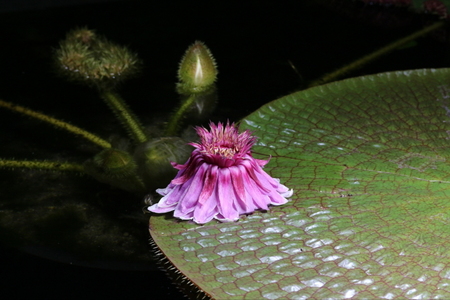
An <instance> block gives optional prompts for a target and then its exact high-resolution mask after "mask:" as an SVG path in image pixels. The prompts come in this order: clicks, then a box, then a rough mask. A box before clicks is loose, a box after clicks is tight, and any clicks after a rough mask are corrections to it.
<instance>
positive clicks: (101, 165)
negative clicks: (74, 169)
mask: <svg viewBox="0 0 450 300" xmlns="http://www.w3.org/2000/svg"><path fill="white" fill-rule="evenodd" d="M83 167H84V171H85V172H86V173H87V174H89V175H91V176H92V177H94V178H95V179H97V180H98V181H100V182H104V183H108V184H110V185H112V186H115V187H118V188H121V189H123V190H126V191H130V192H134V193H136V194H143V193H145V192H146V190H145V187H144V183H143V181H142V179H141V178H140V177H138V175H137V166H136V162H135V161H134V159H133V157H132V156H131V155H130V154H128V153H127V152H125V151H121V150H118V149H113V148H110V149H105V150H103V151H101V152H100V153H98V154H97V155H95V156H94V158H93V159H90V160H88V161H86V162H85V163H84V164H83Z"/></svg>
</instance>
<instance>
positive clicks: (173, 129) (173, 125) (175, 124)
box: [165, 94, 196, 136]
mask: <svg viewBox="0 0 450 300" xmlns="http://www.w3.org/2000/svg"><path fill="white" fill-rule="evenodd" d="M195 96H196V95H195V94H191V95H190V96H189V97H188V98H187V99H186V101H184V102H183V103H182V104H181V106H180V107H179V108H178V110H177V111H176V112H175V113H174V114H173V115H172V117H171V118H170V120H169V123H168V124H167V127H166V131H165V136H176V135H177V132H178V128H179V125H180V124H179V123H180V120H181V119H182V118H183V116H184V114H185V113H186V111H187V110H188V109H189V108H190V107H191V106H192V104H194V102H195V98H196V97H195Z"/></svg>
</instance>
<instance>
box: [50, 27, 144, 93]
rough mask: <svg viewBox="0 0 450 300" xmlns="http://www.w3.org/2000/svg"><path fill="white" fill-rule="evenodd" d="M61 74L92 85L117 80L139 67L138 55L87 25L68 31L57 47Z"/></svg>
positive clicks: (115, 81)
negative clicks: (96, 32) (98, 33)
mask: <svg viewBox="0 0 450 300" xmlns="http://www.w3.org/2000/svg"><path fill="white" fill-rule="evenodd" d="M56 62H57V66H58V70H59V71H60V73H61V74H62V75H64V76H66V77H67V78H69V79H70V80H73V81H78V82H83V83H87V84H89V85H97V86H98V85H104V84H112V83H117V82H119V81H122V80H124V79H125V78H128V77H130V76H132V75H135V74H136V73H137V72H138V71H139V69H140V61H139V59H138V58H137V56H136V55H135V54H134V53H132V52H131V51H130V50H128V49H127V48H126V47H123V46H119V45H116V44H114V43H112V42H110V41H108V40H106V39H105V38H104V37H102V36H98V35H97V34H95V32H94V31H92V30H89V29H87V28H80V29H75V30H73V31H71V32H69V33H68V34H67V36H66V38H65V39H64V40H63V41H61V42H60V47H59V49H57V50H56Z"/></svg>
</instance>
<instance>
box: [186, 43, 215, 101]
mask: <svg viewBox="0 0 450 300" xmlns="http://www.w3.org/2000/svg"><path fill="white" fill-rule="evenodd" d="M216 78H217V67H216V62H215V61H214V58H213V56H212V54H211V52H210V51H209V49H208V48H207V47H206V46H205V44H203V43H202V42H200V41H196V42H195V43H194V44H192V45H191V46H190V47H189V48H188V49H187V51H186V53H185V54H184V56H183V58H182V60H181V62H180V68H179V69H178V79H179V80H180V82H179V83H178V85H177V90H178V93H180V94H184V95H189V94H195V93H201V92H204V91H206V90H208V89H209V88H211V87H212V86H213V84H214V81H215V80H216Z"/></svg>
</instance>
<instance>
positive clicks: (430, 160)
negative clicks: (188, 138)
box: [150, 69, 450, 299]
mask: <svg viewBox="0 0 450 300" xmlns="http://www.w3.org/2000/svg"><path fill="white" fill-rule="evenodd" d="M241 128H242V129H251V130H252V131H253V132H254V135H256V136H257V137H258V138H259V139H258V143H257V145H256V146H255V147H254V154H255V156H257V157H258V158H265V159H267V158H268V157H269V156H272V158H271V161H270V163H269V164H268V165H267V166H266V168H265V170H266V171H267V172H268V173H269V174H271V175H272V176H273V177H277V178H280V179H281V182H282V183H283V184H285V185H286V186H288V187H290V188H293V189H294V196H293V197H292V198H291V201H290V202H289V203H288V204H286V205H283V206H280V207H272V208H271V210H270V211H268V212H255V213H254V214H252V215H249V216H244V217H243V218H242V219H241V220H240V221H238V222H235V223H218V222H210V223H208V224H205V225H204V226H198V225H196V224H193V223H189V222H185V221H178V220H176V219H174V218H173V217H172V216H171V215H170V214H166V215H161V216H152V217H151V219H150V233H151V235H152V237H153V239H154V241H155V243H156V244H157V246H158V247H159V248H160V249H161V251H162V252H163V253H164V255H165V256H166V257H167V258H168V259H169V260H170V262H172V263H173V264H174V266H175V267H176V268H177V269H178V270H179V271H180V272H181V273H182V274H184V275H185V276H186V277H187V278H188V279H189V280H191V281H192V282H193V283H194V284H195V285H197V286H198V287H199V288H200V289H201V290H203V291H204V292H205V293H207V294H208V295H210V296H211V297H213V298H216V299H263V298H264V299H275V298H292V299H303V298H317V299H322V298H351V297H357V298H394V297H405V298H450V251H449V250H448V244H449V243H450V167H449V165H448V163H447V160H448V159H449V158H450V151H449V149H450V147H449V146H450V69H439V70H415V71H404V72H392V73H383V74H378V75H372V76H364V77H359V78H353V79H348V80H344V81H340V82H336V83H331V84H327V85H323V86H319V87H314V88H311V89H308V90H305V91H300V92H297V93H294V94H291V95H288V96H286V97H283V98H281V99H278V100H276V101H273V102H271V103H269V104H267V105H265V106H263V107H261V108H260V109H259V110H257V111H255V112H254V113H252V114H251V115H249V116H248V117H246V118H245V119H244V120H242V125H241Z"/></svg>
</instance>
